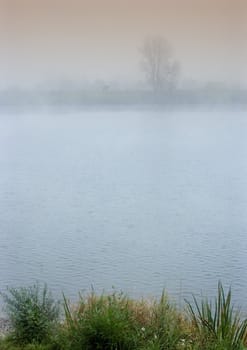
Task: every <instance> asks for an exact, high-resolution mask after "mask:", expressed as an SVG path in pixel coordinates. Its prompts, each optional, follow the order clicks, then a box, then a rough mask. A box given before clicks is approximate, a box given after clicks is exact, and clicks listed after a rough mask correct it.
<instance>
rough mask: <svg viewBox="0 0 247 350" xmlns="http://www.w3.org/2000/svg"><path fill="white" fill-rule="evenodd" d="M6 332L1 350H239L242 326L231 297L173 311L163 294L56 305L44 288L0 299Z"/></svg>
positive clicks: (244, 338)
mask: <svg viewBox="0 0 247 350" xmlns="http://www.w3.org/2000/svg"><path fill="white" fill-rule="evenodd" d="M2 297H3V299H4V302H5V306H6V312H7V314H8V316H9V319H10V321H11V325H12V331H11V332H10V333H9V334H8V335H7V336H6V337H5V338H4V339H2V340H1V341H0V349H1V350H20V349H25V350H84V349H85V350H182V349H186V350H243V349H245V346H246V345H247V320H242V319H241V318H240V314H239V313H238V312H237V311H234V309H233V307H232V303H231V291H230V290H229V291H228V292H225V291H224V289H223V287H222V285H221V284H220V283H219V285H218V295H217V296H216V297H215V300H214V301H212V303H211V302H208V301H207V300H202V301H198V300H196V299H194V302H193V303H187V307H186V309H185V310H183V311H181V310H178V309H177V308H176V307H175V306H174V305H173V304H172V303H170V302H169V299H168V297H167V296H166V294H165V293H163V294H162V296H161V297H160V299H159V300H152V301H151V300H133V299H131V298H129V297H128V296H126V295H124V294H122V293H112V294H109V295H100V296H98V295H96V294H95V293H94V292H92V293H90V294H89V295H87V296H82V295H80V298H79V301H78V303H77V304H73V305H71V304H70V303H69V302H68V300H67V299H66V297H65V296H63V301H62V302H61V303H58V302H56V301H54V300H53V298H52V296H51V294H50V293H49V291H48V290H47V288H46V286H44V287H40V286H39V285H34V286H31V287H29V288H19V289H13V288H10V289H9V290H8V292H7V294H2Z"/></svg>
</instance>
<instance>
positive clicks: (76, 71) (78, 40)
mask: <svg viewBox="0 0 247 350" xmlns="http://www.w3.org/2000/svg"><path fill="white" fill-rule="evenodd" d="M156 34H158V35H163V36H164V37H165V38H167V39H168V40H169V41H170V42H171V43H172V45H173V48H174V55H175V56H176V58H177V59H178V60H179V61H180V62H181V66H182V73H183V74H182V78H183V79H184V80H186V79H192V80H198V81H212V80H219V81H224V82H227V83H228V84H232V83H234V84H237V83H240V84H244V85H245V86H247V64H246V62H247V1H246V0H114V1H113V0H67V1H65V0H42V1H41V0H0V50H1V54H0V82H1V86H5V85H13V84H19V85H22V84H23V85H25V84H27V85H28V84H36V83H38V82H46V81H52V80H59V79H71V80H80V79H88V80H90V81H93V80H95V79H104V80H119V81H123V82H128V81H130V82H135V81H140V80H142V79H143V77H142V73H141V71H140V69H139V61H140V57H139V52H138V47H140V46H141V44H142V42H143V40H144V39H145V38H146V37H147V36H150V35H156Z"/></svg>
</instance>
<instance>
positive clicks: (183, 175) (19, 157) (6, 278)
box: [0, 107, 247, 306]
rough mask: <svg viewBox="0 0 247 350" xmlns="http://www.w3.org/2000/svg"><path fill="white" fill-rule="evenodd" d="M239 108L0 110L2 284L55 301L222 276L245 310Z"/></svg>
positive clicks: (185, 292)
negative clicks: (41, 286)
mask: <svg viewBox="0 0 247 350" xmlns="http://www.w3.org/2000/svg"><path fill="white" fill-rule="evenodd" d="M246 134H247V119H246V109H242V110H241V109H239V108H235V109H231V108H228V109H223V108H215V109H212V110H210V109H206V108H201V109H200V108H191V109H189V108H187V109H176V108H171V109H162V108H153V107H150V108H148V109H144V108H125V109H120V108H115V109H114V108H112V109H109V108H108V109H102V108H98V109H93V108H91V109H84V110H78V111H76V110H73V111H72V109H71V108H70V110H69V111H68V110H67V111H66V110H60V111H58V110H57V111H54V110H50V111H49V110H46V111H38V110H37V109H36V110H33V111H32V110H29V112H27V111H25V112H24V113H23V112H13V111H12V112H11V113H9V112H8V111H7V110H5V111H3V110H2V111H1V115H0V169H1V172H0V217H1V220H0V237H1V241H0V271H1V272H0V276H1V278H0V279H1V287H2V288H3V287H5V286H7V285H10V286H13V285H16V286H20V285H21V286H23V285H29V284H30V283H32V282H33V281H35V280H40V281H44V282H47V283H48V285H49V287H50V288H51V289H52V290H53V292H54V293H55V295H56V296H57V297H61V291H64V292H65V294H66V295H67V296H68V297H70V298H72V299H75V298H77V292H78V290H89V289H90V286H91V285H93V287H94V288H95V290H96V291H97V292H101V291H102V290H103V289H104V290H106V291H108V290H111V288H112V286H114V287H115V288H116V289H118V290H119V289H121V290H123V291H124V292H128V293H129V294H130V295H133V296H135V297H139V296H148V295H153V296H157V295H159V294H160V293H161V291H162V289H163V288H166V289H167V291H168V292H169V293H170V294H171V296H173V297H174V298H175V299H176V300H177V301H178V302H180V301H181V300H183V298H184V297H188V296H190V295H191V293H195V294H200V293H201V292H202V293H203V294H204V295H208V296H209V297H210V296H212V295H214V292H215V290H216V288H217V281H218V280H219V279H220V280H222V282H223V283H224V284H225V285H226V286H228V285H232V289H233V297H234V299H235V301H236V302H237V303H238V304H241V305H242V306H243V305H244V306H247V305H246V289H247V278H246V277H247V275H246V268H245V263H246V249H247V238H246V237H247V236H246V227H247V164H246V159H247V139H246Z"/></svg>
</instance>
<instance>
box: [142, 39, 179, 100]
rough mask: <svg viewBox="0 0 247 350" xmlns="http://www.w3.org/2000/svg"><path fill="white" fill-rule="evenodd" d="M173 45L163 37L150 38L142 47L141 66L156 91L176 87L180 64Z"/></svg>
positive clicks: (148, 81) (169, 89)
mask: <svg viewBox="0 0 247 350" xmlns="http://www.w3.org/2000/svg"><path fill="white" fill-rule="evenodd" d="M172 53H173V52H172V47H171V45H170V43H169V42H168V41H167V40H166V39H164V38H163V37H160V36H156V37H151V38H148V39H147V40H146V41H145V42H144V44H143V46H142V47H141V55H142V61H141V67H142V70H143V71H144V73H145V76H146V80H147V83H148V84H149V85H150V86H151V88H152V90H153V91H154V93H160V92H162V91H171V90H172V89H174V88H175V86H176V82H177V78H178V74H179V64H178V62H177V61H175V60H174V59H173V54H172Z"/></svg>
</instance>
